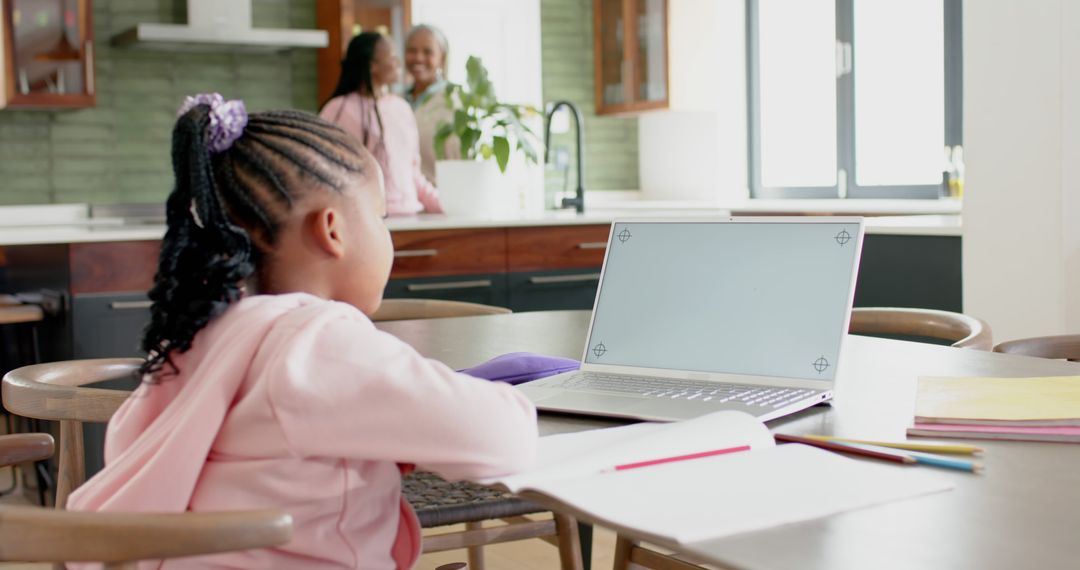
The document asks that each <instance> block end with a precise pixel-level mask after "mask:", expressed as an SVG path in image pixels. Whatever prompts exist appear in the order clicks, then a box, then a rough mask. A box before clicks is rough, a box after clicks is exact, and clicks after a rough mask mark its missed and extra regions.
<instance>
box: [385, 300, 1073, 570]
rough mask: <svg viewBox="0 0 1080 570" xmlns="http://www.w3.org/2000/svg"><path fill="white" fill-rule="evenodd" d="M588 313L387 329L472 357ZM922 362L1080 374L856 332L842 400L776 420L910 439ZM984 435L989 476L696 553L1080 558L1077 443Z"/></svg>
mask: <svg viewBox="0 0 1080 570" xmlns="http://www.w3.org/2000/svg"><path fill="white" fill-rule="evenodd" d="M588 319H589V314H588V312H585V311H553V312H544V313H516V314H511V315H495V316H485V317H464V318H455V319H437V320H428V321H401V322H395V323H382V324H380V325H379V328H381V329H383V330H386V331H389V332H391V333H393V334H395V335H397V336H398V337H400V338H401V339H403V340H405V341H406V342H408V343H410V344H411V345H413V346H415V347H416V348H417V349H418V350H419V351H420V352H421V353H423V354H425V355H427V356H430V357H432V358H436V359H438V360H441V361H443V362H445V363H447V364H448V365H450V366H452V367H455V368H463V367H466V366H470V365H473V364H476V363H478V362H480V361H483V360H485V359H488V358H491V357H494V356H497V355H499V354H504V353H506V352H513V351H532V352H538V353H543V354H550V355H558V356H568V357H575V358H576V357H580V355H581V349H582V346H583V345H584V338H585V329H586V328H587V327H588ZM920 375H940V376H982V375H986V376H1040V375H1047V376H1049V375H1080V364H1077V363H1067V362H1058V361H1051V360H1042V359H1035V358H1027V357H1022V356H1013V355H1006V354H994V353H987V352H979V351H970V350H960V349H954V348H948V347H939V346H932V345H926V344H918V343H909V342H901V341H892V340H883V339H875V338H866V337H858V336H850V337H849V338H848V339H847V342H846V344H845V346H844V354H843V357H842V360H841V364H840V369H839V372H838V378H837V387H836V399H835V400H834V402H833V405H831V406H817V407H814V408H811V409H808V410H805V411H803V412H800V413H798V414H795V415H792V416H789V417H787V418H782V419H779V420H775V421H773V422H770V423H769V427H770V428H772V429H774V430H776V431H782V432H785V433H792V434H810V433H819V434H833V435H839V436H851V437H855V436H858V437H864V438H875V439H878V438H880V439H892V438H903V437H904V429H905V428H906V427H907V426H908V424H909V423H910V421H911V416H912V409H913V402H914V394H915V380H916V378H917V377H918V376H920ZM611 425H617V422H615V421H608V420H603V419H592V418H583V417H573V416H562V415H548V414H544V415H543V416H541V420H540V426H541V432H542V433H545V434H550V433H560V432H567V431H580V430H584V429H592V428H596V427H604V426H611ZM979 445H981V446H982V447H985V448H986V453H985V457H984V458H983V461H984V463H985V465H986V472H985V473H984V474H983V475H971V474H966V473H960V472H947V471H941V472H940V474H941V475H942V476H944V477H949V478H950V479H952V480H953V481H954V483H955V484H956V488H955V489H954V490H952V491H949V492H945V493H938V494H935V495H931V496H926V497H921V498H916V499H912V500H908V501H902V502H898V503H891V504H887V505H882V506H877V507H871V508H867V509H862V510H857V511H852V512H848V513H842V514H839V515H835V516H831V517H828V518H825V519H820V520H816V521H811V522H806V523H800V524H794V525H789V526H784V527H780V528H775V529H770V530H765V531H759V532H753V533H747V534H743V535H738V536H734V537H729V538H724V539H717V540H714V541H710V542H705V543H701V544H699V545H697V547H695V548H694V549H693V550H692V551H690V552H689V553H690V554H692V555H695V556H696V557H699V558H701V559H703V560H705V561H709V562H712V563H715V564H720V565H725V566H733V567H738V568H768V569H789V568H790V569H796V568H798V569H808V568H810V569H813V568H820V569H823V570H824V569H828V570H845V569H852V570H856V569H857V570H864V569H868V568H873V569H875V570H878V569H890V568H935V569H936V568H949V569H953V568H972V569H976V568H977V569H980V570H982V569H998V568H1000V569H1010V570H1012V569H1015V568H1040V569H1041V568H1077V567H1080V446H1076V445H1070V444H1055V443H1027V442H1025V443H1021V442H992V441H985V442H981V443H979ZM898 468H899V467H898ZM927 469H928V468H927ZM797 476H798V474H794V473H793V474H792V477H797Z"/></svg>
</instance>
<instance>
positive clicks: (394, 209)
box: [319, 93, 443, 216]
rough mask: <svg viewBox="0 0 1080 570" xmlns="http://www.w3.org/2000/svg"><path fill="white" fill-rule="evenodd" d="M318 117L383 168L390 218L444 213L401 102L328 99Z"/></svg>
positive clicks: (409, 109) (412, 121)
mask: <svg viewBox="0 0 1080 570" xmlns="http://www.w3.org/2000/svg"><path fill="white" fill-rule="evenodd" d="M376 107H378V111H379V112H378V115H377V116H376V114H375V109H376ZM319 116H320V117H322V118H323V119H326V120H327V121H330V122H331V123H334V124H336V125H337V126H339V127H341V128H342V129H343V130H344V131H345V132H347V133H349V134H350V135H352V136H353V137H355V138H356V140H357V141H359V142H360V143H361V144H363V145H364V146H365V147H366V148H367V149H368V150H369V151H371V155H372V156H374V157H375V160H376V161H377V162H378V163H379V167H380V168H381V169H382V173H383V182H384V184H385V187H386V211H387V212H388V213H389V214H390V215H392V216H394V215H402V214H416V213H419V212H420V211H424V212H427V213H429V214H441V213H442V211H443V209H442V204H441V203H440V202H439V191H438V190H437V189H436V188H435V185H434V184H432V183H431V182H429V181H428V179H427V178H425V177H424V174H423V173H422V172H421V170H420V160H421V159H420V131H419V130H418V129H417V126H416V117H415V116H413V111H412V107H410V106H409V104H408V103H406V102H405V100H404V99H402V98H401V97H398V96H397V95H393V94H390V93H388V94H386V95H383V96H381V97H379V98H378V99H372V98H371V97H361V96H360V95H359V94H357V93H349V94H348V95H342V96H339V97H334V98H333V99H331V100H330V101H328V102H327V103H326V106H324V107H323V109H322V111H320V112H319ZM380 120H381V125H382V126H380ZM365 131H366V132H367V137H365V136H364V133H365ZM365 139H366V140H365ZM427 144H431V143H430V141H429V142H428V143H427Z"/></svg>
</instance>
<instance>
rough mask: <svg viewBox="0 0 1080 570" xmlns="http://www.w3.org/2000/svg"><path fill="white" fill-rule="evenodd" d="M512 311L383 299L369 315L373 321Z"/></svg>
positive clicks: (461, 304) (452, 302) (501, 313)
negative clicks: (372, 313)
mask: <svg viewBox="0 0 1080 570" xmlns="http://www.w3.org/2000/svg"><path fill="white" fill-rule="evenodd" d="M510 312H512V311H511V310H510V309H507V308H505V307H495V306H493V305H481V304H480V303H466V302H464V301H443V300H441V299H383V302H382V305H380V306H379V310H378V311H375V314H374V315H372V316H371V320H373V321H376V322H378V321H404V320H409V319H444V318H448V317H472V316H476V315H504V314H506V313H510Z"/></svg>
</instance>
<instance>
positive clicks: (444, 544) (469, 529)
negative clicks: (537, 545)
mask: <svg viewBox="0 0 1080 570" xmlns="http://www.w3.org/2000/svg"><path fill="white" fill-rule="evenodd" d="M402 493H403V494H404V495H405V498H406V499H408V500H409V503H410V504H411V505H412V506H413V509H414V510H415V511H416V516H417V518H418V519H420V526H421V527H423V528H429V529H430V528H438V527H442V526H449V525H455V524H462V523H464V524H465V530H463V531H456V532H445V533H441V534H429V535H427V536H425V537H424V544H423V551H424V552H425V553H429V552H443V551H446V550H457V549H460V548H465V549H466V550H467V552H468V560H469V566H468V567H469V569H470V570H483V569H484V551H483V547H484V546H488V545H491V544H499V543H502V542H513V541H517V540H527V539H530V538H539V539H542V540H544V541H546V542H548V543H550V544H552V545H554V546H555V547H556V548H558V549H559V567H560V568H561V569H562V570H581V569H582V568H583V567H584V566H583V558H582V550H581V538H580V535H579V529H578V524H577V519H575V518H574V517H572V516H569V515H565V514H561V513H552V514H553V517H552V519H547V520H534V519H531V518H529V517H527V516H526V515H531V514H536V513H543V512H546V511H547V509H545V508H543V507H541V506H539V505H536V504H534V503H531V502H529V501H526V500H524V499H521V498H518V497H514V496H512V495H509V494H507V493H504V492H502V491H497V490H495V489H492V488H490V487H484V486H481V485H477V484H475V483H469V482H467V481H458V482H448V481H446V480H444V479H442V478H441V477H439V476H437V475H435V474H433V473H424V472H417V473H413V474H410V475H408V476H407V477H406V478H405V480H404V482H403V484H402ZM495 520H498V521H502V522H504V523H506V524H505V525H500V526H489V527H484V521H495Z"/></svg>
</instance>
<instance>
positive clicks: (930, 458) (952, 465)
mask: <svg viewBox="0 0 1080 570" xmlns="http://www.w3.org/2000/svg"><path fill="white" fill-rule="evenodd" d="M844 445H850V446H853V447H858V448H860V449H865V450H867V451H881V450H885V449H889V448H887V447H877V446H876V445H866V444H863V443H846V444H844ZM907 455H909V456H910V457H911V458H912V459H914V460H915V462H916V463H919V464H921V465H932V466H934V467H944V468H946V469H956V470H958V471H967V472H969V473H981V472H982V470H983V466H982V464H981V463H975V462H974V461H968V460H966V459H957V458H955V457H947V456H945V455H934V454H932V453H923V452H921V451H908V452H907Z"/></svg>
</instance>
